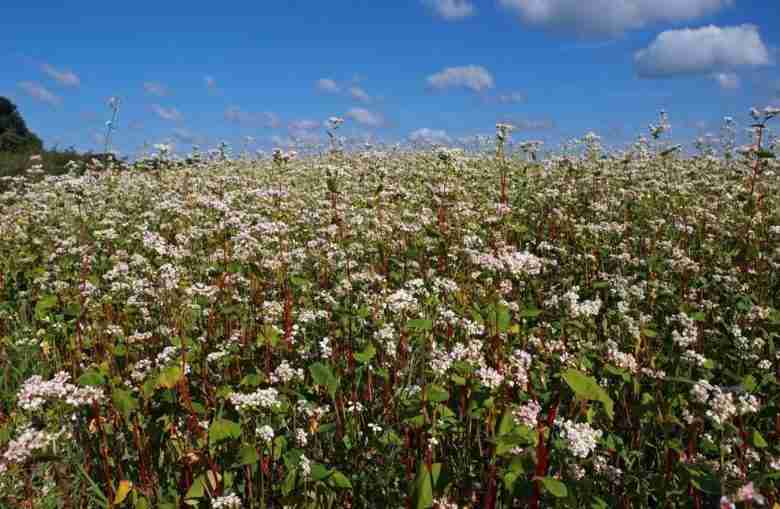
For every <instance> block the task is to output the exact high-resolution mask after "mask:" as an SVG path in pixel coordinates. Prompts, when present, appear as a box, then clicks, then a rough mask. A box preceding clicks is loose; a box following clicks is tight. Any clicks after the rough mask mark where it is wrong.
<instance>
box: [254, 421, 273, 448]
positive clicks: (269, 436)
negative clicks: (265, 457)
mask: <svg viewBox="0 0 780 509" xmlns="http://www.w3.org/2000/svg"><path fill="white" fill-rule="evenodd" d="M255 432H256V433H257V436H258V437H260V440H262V441H263V442H265V443H268V444H270V443H271V440H273V439H274V429H273V428H272V427H271V426H269V425H267V424H266V425H264V426H259V427H258V428H257V429H256V430H255Z"/></svg>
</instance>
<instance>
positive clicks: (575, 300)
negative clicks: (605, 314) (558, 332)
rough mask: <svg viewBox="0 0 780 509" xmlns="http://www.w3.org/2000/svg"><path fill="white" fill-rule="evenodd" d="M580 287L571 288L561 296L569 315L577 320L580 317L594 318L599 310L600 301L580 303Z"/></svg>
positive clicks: (597, 299) (598, 299)
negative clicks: (566, 305)
mask: <svg viewBox="0 0 780 509" xmlns="http://www.w3.org/2000/svg"><path fill="white" fill-rule="evenodd" d="M579 291H580V287H579V286H573V287H572V288H571V289H570V290H569V291H568V292H566V293H565V294H564V295H563V300H564V301H565V302H566V303H567V304H568V309H569V313H570V314H571V316H573V317H575V318H577V317H581V316H596V315H597V314H598V313H599V311H600V310H601V305H602V302H601V299H600V298H598V297H596V299H594V300H584V301H580V295H579Z"/></svg>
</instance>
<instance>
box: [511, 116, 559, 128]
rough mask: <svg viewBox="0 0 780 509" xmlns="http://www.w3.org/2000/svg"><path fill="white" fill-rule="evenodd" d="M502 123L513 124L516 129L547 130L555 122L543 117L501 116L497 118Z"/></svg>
mask: <svg viewBox="0 0 780 509" xmlns="http://www.w3.org/2000/svg"><path fill="white" fill-rule="evenodd" d="M499 122H500V123H502V124H509V125H512V126H514V128H515V130H517V131H547V130H550V129H554V128H555V122H553V121H552V119H549V118H543V119H540V120H533V119H526V118H506V117H505V118H502V119H499Z"/></svg>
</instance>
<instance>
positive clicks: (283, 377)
mask: <svg viewBox="0 0 780 509" xmlns="http://www.w3.org/2000/svg"><path fill="white" fill-rule="evenodd" d="M303 376H304V375H303V370H302V369H301V368H293V367H292V366H290V363H289V362H287V361H286V360H285V361H282V363H281V364H279V366H277V367H276V369H275V370H274V372H273V373H271V383H275V384H277V383H282V384H286V383H288V382H291V381H292V380H303Z"/></svg>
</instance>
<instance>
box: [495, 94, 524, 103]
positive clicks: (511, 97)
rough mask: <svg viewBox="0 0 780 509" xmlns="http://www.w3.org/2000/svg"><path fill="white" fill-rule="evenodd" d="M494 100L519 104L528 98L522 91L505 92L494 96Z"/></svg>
mask: <svg viewBox="0 0 780 509" xmlns="http://www.w3.org/2000/svg"><path fill="white" fill-rule="evenodd" d="M496 100H497V101H498V102H500V103H502V104H520V103H524V102H526V101H527V100H528V97H527V96H526V95H525V94H524V93H523V92H507V93H505V94H499V95H497V96H496Z"/></svg>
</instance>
